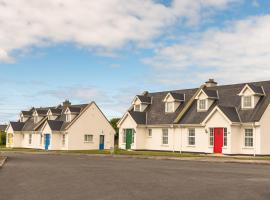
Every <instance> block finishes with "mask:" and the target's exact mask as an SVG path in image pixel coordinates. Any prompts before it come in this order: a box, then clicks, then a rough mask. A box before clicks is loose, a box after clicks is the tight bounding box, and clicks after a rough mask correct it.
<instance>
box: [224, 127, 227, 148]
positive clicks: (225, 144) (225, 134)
mask: <svg viewBox="0 0 270 200" xmlns="http://www.w3.org/2000/svg"><path fill="white" fill-rule="evenodd" d="M227 146H228V129H227V128H223V147H227Z"/></svg>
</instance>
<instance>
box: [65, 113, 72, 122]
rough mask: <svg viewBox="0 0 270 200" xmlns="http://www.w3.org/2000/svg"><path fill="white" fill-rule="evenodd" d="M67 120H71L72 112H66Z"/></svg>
mask: <svg viewBox="0 0 270 200" xmlns="http://www.w3.org/2000/svg"><path fill="white" fill-rule="evenodd" d="M66 121H67V122H71V114H70V113H67V114H66Z"/></svg>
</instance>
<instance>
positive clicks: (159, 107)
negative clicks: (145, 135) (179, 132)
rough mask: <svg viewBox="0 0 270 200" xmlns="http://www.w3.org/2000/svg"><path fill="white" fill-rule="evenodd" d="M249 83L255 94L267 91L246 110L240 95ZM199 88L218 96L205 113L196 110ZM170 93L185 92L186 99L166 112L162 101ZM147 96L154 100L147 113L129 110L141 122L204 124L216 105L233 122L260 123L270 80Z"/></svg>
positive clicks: (267, 98)
mask: <svg viewBox="0 0 270 200" xmlns="http://www.w3.org/2000/svg"><path fill="white" fill-rule="evenodd" d="M246 84H248V85H250V87H252V88H253V89H254V90H256V93H258V92H263V93H264V94H265V95H263V96H261V97H260V99H259V101H258V103H257V104H256V107H255V108H254V109H249V110H244V109H242V108H241V97H239V95H238V94H239V93H240V91H241V90H242V89H243V87H244V86H245V85H246ZM199 91H202V92H204V93H205V94H206V95H207V96H209V97H211V98H213V99H215V101H214V103H213V104H212V105H211V106H210V108H209V109H208V110H207V111H206V112H197V100H196V98H195V97H197V95H198V94H199ZM168 93H171V94H176V95H175V96H178V95H179V96H181V94H185V102H183V103H182V104H181V105H180V106H179V107H178V108H177V110H176V111H175V112H173V113H165V103H164V102H163V100H164V98H165V97H166V95H168ZM147 96H148V97H151V99H152V103H151V105H149V106H148V107H147V109H146V110H145V111H144V112H133V111H132V109H129V114H130V115H131V116H132V117H133V118H134V120H135V121H136V122H137V123H138V124H147V125H162V124H201V123H202V122H203V120H204V119H205V118H206V117H207V116H208V115H209V113H210V112H211V111H212V110H213V109H214V108H215V107H216V106H218V108H219V109H220V110H221V111H222V112H223V113H224V114H225V115H226V116H227V117H228V118H229V119H230V120H231V121H232V122H240V121H241V122H243V123H248V122H257V121H259V120H260V119H261V117H262V115H263V113H264V112H265V110H266V108H267V106H268V105H269V104H270V81H261V82H252V83H241V84H232V85H221V86H213V87H206V86H204V87H203V86H202V87H201V88H195V89H183V90H173V91H164V92H154V93H148V94H147Z"/></svg>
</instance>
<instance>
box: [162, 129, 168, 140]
mask: <svg viewBox="0 0 270 200" xmlns="http://www.w3.org/2000/svg"><path fill="white" fill-rule="evenodd" d="M168 143H169V138H168V129H162V144H168Z"/></svg>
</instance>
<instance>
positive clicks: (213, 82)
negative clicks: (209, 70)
mask: <svg viewBox="0 0 270 200" xmlns="http://www.w3.org/2000/svg"><path fill="white" fill-rule="evenodd" d="M205 86H206V87H215V86H217V82H215V80H214V79H213V78H210V79H209V80H208V81H206V82H205Z"/></svg>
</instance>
